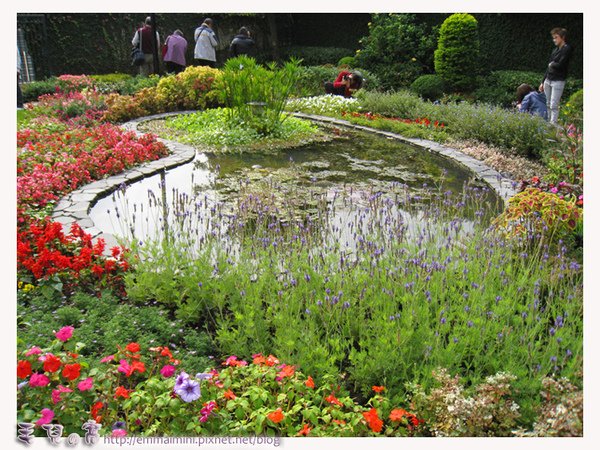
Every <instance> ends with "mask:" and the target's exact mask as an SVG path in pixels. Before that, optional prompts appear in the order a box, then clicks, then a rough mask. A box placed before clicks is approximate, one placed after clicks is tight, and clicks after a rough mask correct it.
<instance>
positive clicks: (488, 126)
mask: <svg viewBox="0 0 600 450" xmlns="http://www.w3.org/2000/svg"><path fill="white" fill-rule="evenodd" d="M359 97H360V101H361V108H362V110H363V111H370V112H373V113H379V114H382V115H384V116H391V117H400V118H408V119H418V118H420V117H427V118H428V119H429V120H431V121H432V122H434V121H438V122H442V123H444V124H445V125H446V127H445V132H446V133H447V134H448V135H449V136H453V137H456V138H461V139H475V140H478V141H481V142H484V143H486V144H490V145H494V146H497V147H500V148H506V149H511V148H513V149H514V150H515V151H516V152H517V153H518V154H520V155H523V156H529V157H539V156H540V155H541V154H542V153H543V152H544V150H545V149H546V148H547V147H548V142H547V139H548V138H549V137H550V136H551V134H550V128H549V127H548V124H547V122H545V121H544V120H543V119H542V118H540V117H536V116H531V115H528V114H527V115H525V114H519V113H516V112H513V111H507V110H504V109H502V108H498V107H494V106H490V105H485V104H483V105H472V104H469V103H458V104H455V103H448V104H441V105H434V104H432V103H430V102H425V101H423V100H421V99H420V98H419V97H418V96H417V95H415V94H413V93H411V92H407V91H399V92H394V93H378V92H364V93H362V94H361V95H360V96H359Z"/></svg>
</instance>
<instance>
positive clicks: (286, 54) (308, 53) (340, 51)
mask: <svg viewBox="0 0 600 450" xmlns="http://www.w3.org/2000/svg"><path fill="white" fill-rule="evenodd" d="M353 53H354V50H352V49H349V48H340V47H310V46H290V47H283V48H281V49H280V56H281V59H282V60H283V61H286V60H289V59H290V58H295V59H301V60H302V62H301V63H302V65H304V66H320V65H322V64H335V63H336V62H337V61H339V60H340V59H341V58H343V57H344V56H349V55H352V54H353Z"/></svg>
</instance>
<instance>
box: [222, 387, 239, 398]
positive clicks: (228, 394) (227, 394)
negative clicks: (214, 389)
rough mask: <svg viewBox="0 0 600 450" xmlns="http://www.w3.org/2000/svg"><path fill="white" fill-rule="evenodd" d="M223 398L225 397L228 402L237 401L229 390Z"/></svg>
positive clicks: (224, 393)
mask: <svg viewBox="0 0 600 450" xmlns="http://www.w3.org/2000/svg"><path fill="white" fill-rule="evenodd" d="M223 397H225V398H226V399H227V400H235V398H236V395H235V394H234V393H233V391H232V390H231V389H227V390H226V391H225V392H223Z"/></svg>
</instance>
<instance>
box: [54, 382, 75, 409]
mask: <svg viewBox="0 0 600 450" xmlns="http://www.w3.org/2000/svg"><path fill="white" fill-rule="evenodd" d="M63 392H73V389H70V388H68V387H65V386H63V385H58V388H57V389H53V390H52V394H51V395H52V403H54V404H55V405H56V404H57V403H58V402H60V401H61V400H62V398H61V396H60V395H61V394H62V393H63Z"/></svg>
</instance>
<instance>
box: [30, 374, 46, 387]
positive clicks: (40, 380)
mask: <svg viewBox="0 0 600 450" xmlns="http://www.w3.org/2000/svg"><path fill="white" fill-rule="evenodd" d="M49 383H50V378H48V377H47V376H46V375H44V374H43V373H34V374H32V375H31V378H30V379H29V386H31V387H44V386H48V384H49Z"/></svg>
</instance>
